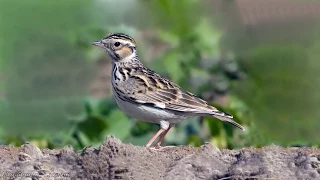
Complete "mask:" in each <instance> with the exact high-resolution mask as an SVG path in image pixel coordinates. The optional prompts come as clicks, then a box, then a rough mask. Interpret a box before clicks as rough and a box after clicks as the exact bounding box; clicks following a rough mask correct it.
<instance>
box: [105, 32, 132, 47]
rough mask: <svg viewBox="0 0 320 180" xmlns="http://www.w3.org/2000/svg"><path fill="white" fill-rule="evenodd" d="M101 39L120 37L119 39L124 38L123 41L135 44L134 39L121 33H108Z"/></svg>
mask: <svg viewBox="0 0 320 180" xmlns="http://www.w3.org/2000/svg"><path fill="white" fill-rule="evenodd" d="M103 39H120V40H124V41H129V42H131V43H132V44H134V45H136V42H135V41H134V39H133V38H132V37H130V36H128V35H126V34H123V33H110V34H108V35H106V36H104V37H103Z"/></svg>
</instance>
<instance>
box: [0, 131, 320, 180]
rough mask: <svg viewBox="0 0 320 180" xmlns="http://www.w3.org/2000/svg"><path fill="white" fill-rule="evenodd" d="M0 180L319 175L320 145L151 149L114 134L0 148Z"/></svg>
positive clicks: (153, 179)
mask: <svg viewBox="0 0 320 180" xmlns="http://www.w3.org/2000/svg"><path fill="white" fill-rule="evenodd" d="M0 179H139V180H140V179H148V180H150V179H151V180H157V179H174V180H176V179H183V180H185V179H320V149H316V148H282V147H279V146H275V145H272V146H267V147H264V148H261V149H256V148H243V149H240V150H227V149H222V150H219V149H217V148H215V147H213V146H211V145H209V144H206V145H203V146H202V147H200V148H194V147H187V146H178V147H173V148H170V149H167V150H165V151H154V150H148V149H146V148H144V147H138V146H133V145H130V144H122V143H121V141H120V140H118V139H116V138H115V137H113V136H109V137H107V138H106V140H105V141H104V142H103V144H102V145H101V146H100V147H99V148H85V149H83V150H82V151H80V152H74V150H73V149H72V148H71V147H65V148H63V149H60V150H48V149H43V150H40V149H39V148H37V147H35V146H33V145H31V144H24V145H23V146H21V147H12V146H0Z"/></svg>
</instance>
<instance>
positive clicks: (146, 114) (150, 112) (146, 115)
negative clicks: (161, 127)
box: [114, 96, 188, 124]
mask: <svg viewBox="0 0 320 180" xmlns="http://www.w3.org/2000/svg"><path fill="white" fill-rule="evenodd" d="M114 98H115V100H116V102H117V104H118V106H119V107H120V109H121V110H122V111H124V112H125V113H126V114H127V115H129V116H131V117H133V118H136V119H138V120H142V121H146V122H151V123H159V122H160V121H161V120H164V121H168V122H169V123H172V124H176V123H178V122H180V121H182V120H184V119H186V118H188V117H187V116H185V115H182V114H181V113H178V112H173V111H167V110H163V109H160V108H155V107H151V106H146V105H139V104H133V103H130V102H127V101H123V100H122V99H120V98H119V97H117V96H114Z"/></svg>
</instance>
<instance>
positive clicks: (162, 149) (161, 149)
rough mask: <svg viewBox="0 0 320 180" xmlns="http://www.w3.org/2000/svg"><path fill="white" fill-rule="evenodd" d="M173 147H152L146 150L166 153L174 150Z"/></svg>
mask: <svg viewBox="0 0 320 180" xmlns="http://www.w3.org/2000/svg"><path fill="white" fill-rule="evenodd" d="M174 147H175V146H159V145H158V146H157V145H155V146H153V147H149V148H148V149H150V150H153V151H166V150H168V149H170V148H174Z"/></svg>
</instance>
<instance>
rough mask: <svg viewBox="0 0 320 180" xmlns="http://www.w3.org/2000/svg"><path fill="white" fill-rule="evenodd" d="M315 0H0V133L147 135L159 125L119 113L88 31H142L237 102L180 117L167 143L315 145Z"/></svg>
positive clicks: (57, 138)
mask: <svg viewBox="0 0 320 180" xmlns="http://www.w3.org/2000/svg"><path fill="white" fill-rule="evenodd" d="M318 17H320V2H319V1H311V0H310V1H308V0H304V1H294V0H269V1H268V2H267V1H265V0H242V1H241V0H206V1H201V0H184V1H182V0H181V1H178V0H150V1H147V0H92V1H88V0H56V1H43V0H28V1H23V0H0V37H1V38H0V144H13V145H21V144H22V143H24V142H26V141H31V142H32V143H34V144H36V145H38V146H40V147H48V148H59V147H63V146H65V145H69V144H70V145H72V146H73V147H74V148H76V149H81V148H83V147H85V146H89V145H93V146H96V145H99V144H100V143H101V142H102V141H103V140H104V139H105V137H106V136H107V135H111V134H113V135H115V136H116V137H117V138H119V139H121V140H122V141H123V142H125V143H132V144H135V145H144V144H145V143H146V142H147V141H148V139H149V138H150V137H151V136H152V135H153V134H154V133H155V132H156V131H157V130H158V128H159V126H158V125H156V124H148V123H144V122H141V121H137V120H135V119H132V118H130V117H128V116H126V115H125V114H123V113H122V112H121V111H120V110H119V108H118V107H117V106H116V104H115V102H114V100H113V99H112V94H111V91H110V71H111V62H110V59H109V57H108V56H107V55H106V54H104V52H102V51H101V50H100V49H98V48H96V47H92V46H91V45H90V43H91V42H93V41H95V40H98V39H100V38H102V37H103V36H104V35H105V34H108V33H110V32H123V33H127V34H129V35H131V36H133V37H134V38H135V40H136V41H137V43H138V51H139V56H140V59H141V60H142V61H143V62H144V63H145V64H146V65H147V66H148V67H150V68H151V69H153V70H154V71H156V72H158V73H160V74H162V75H164V76H166V77H168V78H170V79H172V80H173V81H175V82H176V83H177V84H179V85H180V86H181V87H183V88H185V89H186V90H189V91H191V92H193V93H194V94H196V95H198V96H200V97H202V98H204V99H206V100H207V101H208V102H210V104H212V105H214V106H216V107H219V108H220V109H221V110H223V111H226V112H228V113H230V114H233V115H234V117H235V120H236V121H237V122H239V123H240V124H242V125H244V126H245V127H246V129H247V131H245V132H241V131H240V130H239V129H236V128H235V127H232V126H231V125H229V124H226V123H221V122H220V121H218V120H216V119H213V118H210V117H202V118H194V119H189V120H186V121H183V122H181V123H180V124H177V125H176V127H175V128H173V129H172V131H170V133H169V134H168V135H167V137H166V139H165V144H170V145H185V144H190V145H193V146H200V145H202V144H203V143H204V142H211V143H213V144H214V145H215V146H217V147H220V148H240V147H244V146H253V147H261V146H263V145H267V144H271V143H274V144H279V145H283V146H319V145H320V138H319V137H320V135H319V129H320V123H319V118H320V111H319V110H318V108H319V106H320V93H319V92H320V76H319V71H320V61H319V58H320V20H319V18H318Z"/></svg>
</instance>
